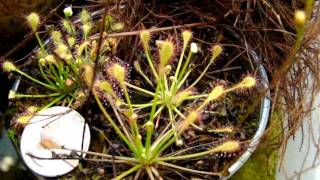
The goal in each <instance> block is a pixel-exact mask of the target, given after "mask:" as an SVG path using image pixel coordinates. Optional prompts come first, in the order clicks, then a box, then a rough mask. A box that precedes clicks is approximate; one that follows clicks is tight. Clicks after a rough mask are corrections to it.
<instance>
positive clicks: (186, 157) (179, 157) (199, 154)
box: [155, 148, 216, 162]
mask: <svg viewBox="0 0 320 180" xmlns="http://www.w3.org/2000/svg"><path fill="white" fill-rule="evenodd" d="M215 152H216V149H215V148H212V149H210V150H208V151H203V152H199V153H194V154H187V155H182V156H174V157H173V156H169V157H162V158H161V157H160V158H156V159H155V161H156V162H158V161H178V160H186V159H193V158H197V157H201V156H205V155H208V154H211V153H215Z"/></svg>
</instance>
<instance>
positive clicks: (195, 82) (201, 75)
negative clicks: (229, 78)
mask: <svg viewBox="0 0 320 180" xmlns="http://www.w3.org/2000/svg"><path fill="white" fill-rule="evenodd" d="M214 60H215V57H214V56H213V57H212V58H211V59H210V62H209V64H208V65H207V66H206V68H205V69H204V70H203V71H202V73H201V74H200V76H199V77H198V78H197V79H196V80H195V81H194V82H193V83H192V84H191V85H190V86H189V87H188V89H190V88H192V87H193V86H195V85H196V84H197V83H198V82H199V81H200V80H201V79H202V77H203V76H204V75H205V74H206V72H207V71H208V69H209V67H210V66H211V65H212V64H213V62H214Z"/></svg>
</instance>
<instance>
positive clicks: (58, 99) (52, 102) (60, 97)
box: [41, 94, 66, 110]
mask: <svg viewBox="0 0 320 180" xmlns="http://www.w3.org/2000/svg"><path fill="white" fill-rule="evenodd" d="M65 96H66V95H64V94H62V95H61V96H59V97H57V98H55V99H54V100H53V101H51V102H50V103H49V104H47V105H46V106H45V107H43V108H41V110H42V109H47V108H49V107H51V106H52V105H54V104H55V103H57V102H59V101H60V100H61V99H63V98H64V97H65Z"/></svg>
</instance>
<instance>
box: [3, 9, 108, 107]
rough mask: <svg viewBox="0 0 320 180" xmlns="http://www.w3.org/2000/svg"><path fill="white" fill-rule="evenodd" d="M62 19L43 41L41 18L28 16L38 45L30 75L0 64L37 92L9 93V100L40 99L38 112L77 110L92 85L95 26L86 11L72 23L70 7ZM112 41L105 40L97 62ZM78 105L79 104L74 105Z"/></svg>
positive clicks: (95, 45)
mask: <svg viewBox="0 0 320 180" xmlns="http://www.w3.org/2000/svg"><path fill="white" fill-rule="evenodd" d="M63 12H64V15H65V18H63V19H62V20H61V23H60V24H58V25H54V26H53V28H51V30H50V31H49V32H50V33H49V34H50V38H49V41H48V40H45V41H44V40H42V39H41V38H40V36H39V33H38V29H39V26H40V20H41V18H40V17H39V15H38V14H37V13H34V12H33V13H30V14H29V15H28V16H27V17H26V20H27V24H28V25H29V27H30V29H31V30H32V32H33V33H34V35H35V37H36V39H37V42H38V44H39V47H40V48H39V50H38V51H37V55H36V57H35V58H34V59H33V61H34V62H35V64H36V66H34V67H35V68H34V67H33V70H32V71H33V72H32V75H31V73H27V72H25V71H23V70H21V69H19V68H18V66H16V65H15V64H14V63H13V62H12V61H10V60H7V61H5V62H4V63H3V64H2V68H3V70H4V71H7V72H12V73H15V74H18V75H20V76H22V77H24V78H26V79H27V80H28V81H30V82H33V83H35V84H37V85H39V88H36V89H37V92H34V91H33V92H31V93H32V94H21V93H17V92H16V91H13V90H11V91H10V93H9V99H17V98H42V99H43V100H44V101H43V104H44V105H42V106H41V108H40V109H45V108H48V107H50V106H52V105H64V106H74V107H75V108H76V107H77V106H79V104H81V103H79V102H80V100H79V99H83V96H86V95H85V94H87V93H86V91H87V89H88V87H89V86H90V87H91V84H92V78H90V77H93V76H92V73H93V70H92V69H93V66H94V64H95V62H94V60H93V59H94V58H93V57H94V56H95V53H96V49H97V42H96V40H91V39H90V35H91V34H93V31H94V23H93V21H92V19H91V15H90V13H89V12H88V11H87V10H85V9H84V10H82V11H81V13H80V15H79V17H80V22H78V23H76V22H73V21H71V16H72V15H73V11H72V8H71V7H67V8H65V9H64V11H63ZM112 43H114V40H113V39H105V40H104V42H103V43H102V46H101V50H100V53H99V58H102V59H105V57H106V56H107V54H108V52H110V51H111V50H112V45H110V44H112ZM77 102H78V103H77Z"/></svg>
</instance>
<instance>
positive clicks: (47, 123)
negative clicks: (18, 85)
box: [20, 106, 90, 177]
mask: <svg viewBox="0 0 320 180" xmlns="http://www.w3.org/2000/svg"><path fill="white" fill-rule="evenodd" d="M84 123H85V120H84V118H83V117H82V116H81V115H80V114H79V113H78V112H77V111H75V110H71V109H70V108H68V107H62V106H55V107H51V108H48V109H45V110H42V111H40V112H38V113H37V114H36V115H34V116H33V117H32V118H31V120H30V123H29V124H28V125H27V126H26V127H25V129H24V131H23V133H22V137H21V143H20V150H21V155H22V158H23V160H24V162H25V164H26V165H27V166H28V167H29V168H30V169H31V170H32V171H34V172H35V173H36V174H39V175H41V176H46V177H56V176H60V175H63V174H66V173H68V172H70V171H72V170H73V169H74V168H75V167H77V166H78V164H79V160H77V159H72V160H71V159H67V160H61V159H60V160H57V159H56V160H51V159H45V160H44V159H39V158H34V157H31V156H30V154H31V155H32V156H36V157H40V158H52V155H53V154H58V155H61V154H64V155H69V154H70V153H71V151H70V150H62V149H48V148H45V147H44V146H43V145H42V144H41V140H43V139H50V140H51V141H52V142H54V144H57V145H59V146H60V147H61V146H62V147H64V148H65V149H73V150H81V146H82V135H83V128H84ZM42 142H43V141H42ZM89 144H90V130H89V126H88V124H85V133H84V140H83V149H82V150H83V151H88V149H89ZM53 152H54V153H53ZM78 154H79V155H80V153H78ZM84 155H85V154H83V156H84Z"/></svg>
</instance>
